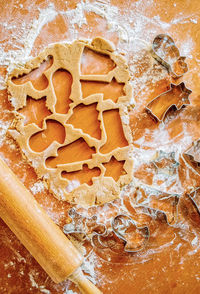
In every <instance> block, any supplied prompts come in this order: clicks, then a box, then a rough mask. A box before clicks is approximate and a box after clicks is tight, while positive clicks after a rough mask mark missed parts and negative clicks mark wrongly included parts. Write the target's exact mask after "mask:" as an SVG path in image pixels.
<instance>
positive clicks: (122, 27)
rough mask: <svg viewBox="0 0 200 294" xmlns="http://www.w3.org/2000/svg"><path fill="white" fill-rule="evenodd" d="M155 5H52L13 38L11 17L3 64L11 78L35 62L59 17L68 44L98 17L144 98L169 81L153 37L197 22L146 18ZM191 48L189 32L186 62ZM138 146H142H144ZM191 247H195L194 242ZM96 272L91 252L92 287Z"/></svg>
mask: <svg viewBox="0 0 200 294" xmlns="http://www.w3.org/2000/svg"><path fill="white" fill-rule="evenodd" d="M153 3H154V1H153V0H149V1H143V0H139V1H137V2H136V3H135V4H134V5H133V8H132V9H130V8H129V7H127V8H125V9H123V11H122V12H121V11H120V10H119V9H118V8H117V7H116V6H114V5H111V3H110V1H109V0H108V1H106V0H104V1H103V0H102V1H93V2H90V1H87V0H86V1H80V3H78V4H77V6H76V8H74V9H71V10H62V11H58V10H56V9H55V7H54V5H53V4H50V5H48V6H47V7H46V8H44V9H39V13H38V17H37V18H35V19H33V20H32V21H31V22H30V23H25V22H22V23H21V26H20V29H19V32H18V35H16V34H15V28H16V26H15V24H14V22H10V21H9V16H8V23H3V22H0V25H1V26H2V28H3V29H4V30H5V32H6V34H7V35H9V38H10V40H11V41H10V42H11V43H12V45H13V48H12V49H11V50H6V44H5V45H4V46H3V45H2V44H1V45H0V64H1V65H3V66H5V67H7V71H8V73H10V72H11V71H12V70H13V68H15V67H16V66H18V67H19V66H22V65H24V64H25V63H26V62H27V60H29V59H30V58H31V57H32V56H31V52H32V49H33V48H34V43H35V40H36V39H37V37H38V36H39V35H40V34H41V33H42V29H43V27H44V25H46V24H48V23H50V22H53V21H54V19H55V17H56V16H58V15H61V16H62V17H63V18H64V19H65V20H66V22H69V24H70V26H69V35H68V39H67V40H66V41H67V42H69V41H72V40H73V39H77V38H79V37H80V35H79V32H78V30H77V27H78V28H81V27H86V28H87V32H88V33H91V28H90V27H87V17H86V13H88V12H90V13H95V14H96V15H98V16H100V17H102V18H104V19H105V20H106V23H107V32H105V37H106V33H109V32H114V33H116V34H117V35H118V38H119V41H118V44H117V48H118V49H117V50H118V51H120V52H123V53H124V54H125V57H126V59H127V61H128V65H129V68H130V73H131V77H132V80H131V83H132V86H133V93H134V95H136V94H138V93H139V92H140V91H143V92H144V93H145V91H146V84H148V83H152V84H154V83H156V82H158V81H159V80H161V79H163V78H165V77H166V76H167V72H166V70H165V69H164V68H162V67H161V66H160V65H158V64H157V63H156V62H155V61H154V60H153V59H152V57H151V56H150V53H149V48H150V43H151V42H152V40H153V38H154V37H155V35H156V34H158V33H160V31H161V30H164V31H167V30H168V29H170V28H171V27H172V26H173V25H174V24H176V23H178V22H182V23H186V22H191V23H193V24H194V25H195V24H196V23H197V22H198V19H197V17H196V16H194V15H191V16H188V17H187V18H183V17H182V16H181V15H177V18H176V19H172V20H171V23H167V22H164V21H162V20H161V19H160V17H159V16H155V17H153V18H150V17H147V16H145V15H144V14H145V11H146V10H147V8H150V7H151V5H153ZM16 5H17V4H16ZM20 7H21V8H22V4H20ZM29 14H31V7H30V8H29ZM149 24H150V25H151V26H152V27H151V30H150V31H149V29H148V26H149ZM146 31H148V33H146V34H145V32H146ZM142 38H145V41H144V40H141V39H142ZM8 42H9V41H8ZM15 44H16V45H15ZM193 47H194V45H193V43H192V39H191V38H190V34H189V32H187V34H186V35H185V42H182V44H181V48H180V52H181V54H182V55H187V57H189V58H190V57H191V52H192V50H193ZM144 57H146V58H147V63H148V62H149V63H152V65H151V66H150V67H148V69H147V71H145V72H144V73H143V74H142V75H139V76H138V75H137V74H138V67H137V64H138V62H139V61H140V60H143V58H144ZM3 89H5V80H4V78H3V76H1V75H0V90H3ZM136 107H137V106H136ZM10 124H11V122H10V121H6V122H5V121H3V120H2V118H0V146H1V145H2V144H3V143H4V142H5V139H6V136H5V135H6V132H7V130H8V128H9V126H10ZM160 127H162V126H160ZM156 132H157V133H156ZM156 135H159V136H158V137H159V140H160V141H161V143H162V141H163V140H166V137H165V136H167V133H163V136H164V137H160V133H159V130H157V131H155V136H156ZM189 139H190V138H186V139H185V140H189ZM141 140H142V139H141ZM138 143H140V144H141V142H138ZM11 144H12V143H10V145H11ZM168 148H169V146H166V150H165V151H169V150H168ZM176 148H177V147H176V146H174V147H173V150H174V149H176ZM150 153H151V152H150V151H149V152H147V153H145V154H141V157H142V160H143V161H144V162H145V160H146V161H148V160H149V157H150V156H151V155H152V154H150ZM137 159H138V161H139V160H140V155H139V154H138V158H137V157H136V160H137ZM137 164H138V163H136V165H137ZM45 188H46V187H45V185H44V184H43V182H41V181H38V182H36V183H34V184H33V185H32V186H31V187H30V189H31V191H32V193H33V194H36V193H40V192H43V191H44V189H45ZM48 214H49V215H51V217H52V219H53V220H55V221H57V217H56V215H55V213H54V212H53V209H52V207H49V209H48ZM193 242H196V240H194V241H193ZM9 266H11V265H9ZM97 267H98V264H97V259H96V256H95V254H94V253H91V255H90V256H89V257H88V258H87V259H86V260H85V262H84V265H83V267H82V268H83V270H84V271H85V272H86V273H87V274H88V275H89V278H90V279H91V280H92V281H93V282H94V283H96V282H97V281H98V277H96V274H95V269H96V268H97ZM29 278H30V283H31V285H32V287H33V288H36V289H38V290H39V291H40V292H42V293H46V294H49V293H50V291H49V290H47V289H45V288H44V286H39V285H38V284H37V283H36V281H35V279H34V277H33V276H32V275H31V274H29ZM65 294H76V292H73V291H72V290H66V292H65Z"/></svg>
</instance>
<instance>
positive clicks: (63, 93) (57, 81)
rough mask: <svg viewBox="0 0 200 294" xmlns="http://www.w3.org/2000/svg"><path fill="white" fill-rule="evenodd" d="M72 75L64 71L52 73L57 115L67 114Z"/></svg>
mask: <svg viewBox="0 0 200 294" xmlns="http://www.w3.org/2000/svg"><path fill="white" fill-rule="evenodd" d="M72 82H73V80H72V75H71V74H70V73H69V72H68V71H67V70H64V69H58V70H57V71H56V72H54V74H53V77H52V83H53V87H54V91H55V94H56V98H57V101H56V105H55V111H56V112H57V113H64V114H65V113H67V112H68V110H69V104H70V103H71V102H72V101H71V100H70V99H69V97H70V94H71V86H72Z"/></svg>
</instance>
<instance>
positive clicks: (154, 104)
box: [145, 82, 192, 122]
mask: <svg viewBox="0 0 200 294" xmlns="http://www.w3.org/2000/svg"><path fill="white" fill-rule="evenodd" d="M191 93H192V91H191V90H190V89H188V88H186V86H185V83H184V82H182V83H180V84H179V85H175V84H170V89H169V90H168V91H166V92H163V93H161V94H160V95H158V96H157V97H155V98H154V99H153V100H151V101H150V102H149V103H148V104H147V106H146V107H145V108H146V110H147V111H148V112H150V114H152V115H153V117H154V118H156V120H157V121H159V122H161V121H163V120H164V118H165V116H166V113H167V112H168V110H169V109H171V108H172V107H175V108H176V110H180V109H181V108H182V107H185V106H186V105H189V104H190V100H189V98H188V97H189V95H190V94H191Z"/></svg>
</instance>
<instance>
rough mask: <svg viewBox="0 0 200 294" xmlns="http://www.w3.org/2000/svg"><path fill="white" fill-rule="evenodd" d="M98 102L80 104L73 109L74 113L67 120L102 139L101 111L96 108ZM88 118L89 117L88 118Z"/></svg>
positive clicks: (75, 126) (77, 127) (92, 135)
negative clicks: (99, 117)
mask: <svg viewBox="0 0 200 294" xmlns="http://www.w3.org/2000/svg"><path fill="white" fill-rule="evenodd" d="M96 108H97V103H93V104H90V105H84V104H79V105H78V106H76V107H75V108H74V109H73V114H72V116H71V117H70V118H69V120H68V121H67V123H68V124H72V125H73V126H74V128H76V129H81V130H82V131H83V132H84V133H86V134H89V135H90V136H91V137H94V138H97V139H98V140H100V139H101V129H100V121H99V120H98V115H99V112H98V111H97V110H96ZM86 118H87V119H86Z"/></svg>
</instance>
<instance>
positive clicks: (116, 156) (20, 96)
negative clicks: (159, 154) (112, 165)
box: [7, 38, 133, 206]
mask: <svg viewBox="0 0 200 294" xmlns="http://www.w3.org/2000/svg"><path fill="white" fill-rule="evenodd" d="M85 48H87V50H92V51H93V52H96V53H97V54H101V55H102V56H106V57H109V58H110V59H111V61H113V64H115V67H114V68H113V69H112V70H110V71H109V72H108V73H106V74H81V66H80V64H81V57H82V55H83V51H84V49H85ZM40 66H43V67H44V71H43V73H42V76H40V77H39V78H38V79H43V80H44V82H45V83H44V85H45V87H44V89H43V88H42V87H40V88H39V90H38V87H37V86H36V84H37V81H32V80H31V79H26V77H27V74H29V73H30V72H32V71H33V70H37V68H39V67H40ZM58 70H61V71H63V72H65V73H70V74H71V76H72V86H71V92H70V93H69V94H70V96H69V99H70V100H69V101H70V102H69V109H68V111H67V113H61V112H60V113H56V110H55V108H56V107H55V106H56V102H57V97H56V94H55V89H54V86H53V83H52V76H53V74H54V73H55V72H56V71H58ZM129 79H130V76H129V72H128V67H127V65H126V62H125V59H124V58H123V57H122V56H120V55H119V54H115V52H114V47H113V46H112V45H111V43H110V42H108V41H106V40H104V39H102V38H95V39H94V40H93V41H92V42H91V43H89V42H87V41H82V40H81V41H74V42H73V43H72V44H68V43H66V44H64V43H57V44H53V45H51V46H49V47H47V48H46V49H45V50H44V51H43V52H42V53H40V54H39V56H38V57H36V58H34V59H32V60H31V61H29V62H28V63H27V64H26V65H25V66H24V67H23V68H21V67H20V68H16V69H14V71H13V72H12V73H11V74H10V76H9V77H8V80H7V84H8V92H9V98H10V101H11V104H12V105H13V107H14V109H15V110H14V113H15V117H16V119H15V121H14V123H13V128H12V130H10V134H11V136H12V137H13V138H14V139H15V140H16V141H17V143H18V144H19V146H20V149H21V151H22V153H23V154H24V155H25V156H26V158H27V159H28V161H29V162H30V163H31V165H32V166H33V167H34V169H35V171H36V173H37V175H38V176H39V177H41V178H43V179H44V180H45V181H47V183H48V186H49V189H50V191H51V192H53V194H54V195H55V197H56V198H58V199H61V200H66V201H69V202H71V203H77V204H81V205H83V206H91V205H95V204H96V205H99V204H103V203H105V202H109V201H111V200H113V199H115V198H118V197H119V195H120V191H121V188H122V186H124V185H126V184H128V183H130V181H131V180H132V171H133V159H132V158H131V151H132V135H131V130H130V127H129V119H128V110H127V107H128V105H129V103H130V100H131V98H132V87H131V85H130V83H129ZM113 80H114V81H116V82H117V83H122V84H123V85H124V86H123V93H124V95H122V96H120V97H119V98H118V99H117V101H113V100H112V99H108V97H107V98H106V99H104V94H103V93H101V92H100V93H98V92H97V93H93V94H91V95H89V96H87V97H83V95H82V88H81V81H84V82H86V81H92V82H93V81H95V82H99V83H108V84H109V83H111V82H112V81H113ZM45 98H46V105H43V104H44V99H45ZM28 99H29V100H30V99H33V100H34V101H36V102H37V103H40V107H46V112H45V113H47V116H46V117H45V118H42V119H43V123H42V126H41V119H40V123H38V124H37V122H36V121H35V120H34V121H33V122H31V121H28V122H27V121H26V120H25V115H24V108H25V107H26V105H27V101H29V100H28ZM39 101H40V102H39ZM28 103H29V102H28ZM42 103H43V104H42ZM92 104H95V105H96V110H97V111H98V120H99V122H100V129H101V138H100V139H99V138H95V137H92V136H91V134H89V133H87V132H86V131H85V132H83V130H82V129H80V128H76V127H74V125H72V124H70V123H67V122H68V120H70V121H71V120H72V121H73V119H72V116H73V114H74V111H75V110H74V109H75V108H76V107H79V106H80V105H84V106H87V105H88V106H90V105H92ZM114 110H115V114H116V111H117V113H119V117H120V120H121V126H122V131H123V136H124V138H125V140H126V142H127V144H126V145H125V146H123V145H122V146H116V147H115V148H114V147H112V146H111V145H112V144H111V145H110V143H112V142H110V143H109V146H108V148H107V147H105V145H106V142H107V138H108V137H107V133H106V132H107V131H108V129H109V128H108V126H109V125H107V129H106V127H105V124H104V116H105V114H106V113H107V114H109V113H110V114H111V112H112V111H114ZM109 111H111V112H109ZM113 113H114V112H113ZM113 117H114V116H113ZM51 120H53V121H55V123H57V124H60V125H61V127H62V126H63V129H64V130H65V139H64V142H62V140H59V138H58V139H55V141H53V142H50V143H49V145H48V144H47V147H46V149H45V150H42V151H40V152H35V151H34V150H32V149H31V147H30V140H31V139H30V138H32V136H33V135H35V134H37V136H40V135H41V136H42V134H43V133H42V132H47V128H48V122H49V121H51ZM108 122H109V120H108ZM115 123H116V122H115V121H113V124H115ZM116 128H117V127H116ZM117 135H118V134H117ZM116 137H117V136H116ZM108 139H109V138H108ZM77 140H82V141H81V142H82V143H83V144H87V145H88V147H89V148H92V150H93V151H94V152H92V154H90V157H89V158H87V159H84V160H80V161H74V162H70V163H65V162H62V163H61V164H58V165H57V164H56V161H57V160H58V156H59V154H60V153H61V152H67V151H66V150H67V148H68V147H67V146H69V144H73V143H74V142H76V141H77ZM65 146H66V147H65ZM71 146H72V145H71ZM110 146H111V147H110ZM109 148H111V150H110V149H109ZM112 148H113V149H112ZM101 150H102V152H101ZM72 157H73V156H72ZM52 158H53V161H52V162H54V166H53V167H52V166H49V165H48V162H51V159H52ZM56 158H57V159H56ZM115 161H119V162H120V163H122V164H121V165H123V172H122V174H121V175H120V177H119V178H115V177H112V176H105V174H106V172H107V170H106V166H107V165H106V164H107V163H109V162H115ZM83 168H84V169H88V171H89V172H91V170H93V169H94V170H95V171H96V176H95V177H93V178H92V179H89V180H90V182H91V181H92V182H91V183H90V184H87V183H79V182H77V181H75V182H74V181H70V180H69V179H67V177H66V176H65V175H66V174H67V173H72V172H76V171H77V172H80V171H81V170H82V169H83ZM119 168H121V167H119ZM121 169H122V168H121ZM111 170H112V169H111ZM99 171H100V172H99ZM98 172H99V173H100V175H99V173H98Z"/></svg>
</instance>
